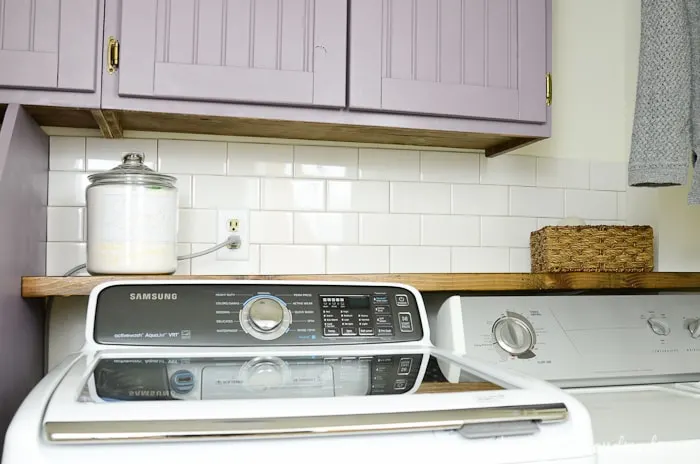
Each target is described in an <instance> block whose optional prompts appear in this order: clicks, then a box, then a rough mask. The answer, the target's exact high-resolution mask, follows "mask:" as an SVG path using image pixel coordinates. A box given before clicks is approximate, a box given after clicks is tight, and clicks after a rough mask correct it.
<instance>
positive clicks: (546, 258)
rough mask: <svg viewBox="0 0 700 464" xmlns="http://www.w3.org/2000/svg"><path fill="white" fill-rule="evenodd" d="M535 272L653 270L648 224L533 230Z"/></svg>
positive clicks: (553, 227)
mask: <svg viewBox="0 0 700 464" xmlns="http://www.w3.org/2000/svg"><path fill="white" fill-rule="evenodd" d="M530 258H531V263H532V264H531V268H532V272H650V271H652V270H653V269H654V231H653V229H652V228H651V227H649V226H548V227H543V228H542V229H540V230H537V231H535V232H532V233H531V234H530Z"/></svg>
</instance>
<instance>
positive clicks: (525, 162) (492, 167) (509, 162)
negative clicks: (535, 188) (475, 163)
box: [480, 155, 537, 185]
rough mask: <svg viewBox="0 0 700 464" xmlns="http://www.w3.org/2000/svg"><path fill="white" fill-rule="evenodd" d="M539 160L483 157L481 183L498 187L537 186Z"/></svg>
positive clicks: (524, 157)
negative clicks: (536, 173)
mask: <svg viewBox="0 0 700 464" xmlns="http://www.w3.org/2000/svg"><path fill="white" fill-rule="evenodd" d="M536 166H537V158H535V157H532V156H518V155H501V156H496V157H494V158H487V157H485V156H482V157H481V166H480V173H481V183H482V184H498V185H535V177H536V175H535V172H536Z"/></svg>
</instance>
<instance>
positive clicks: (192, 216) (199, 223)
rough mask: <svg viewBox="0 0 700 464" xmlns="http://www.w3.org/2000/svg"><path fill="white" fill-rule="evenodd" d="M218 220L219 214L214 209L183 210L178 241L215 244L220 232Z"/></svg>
mask: <svg viewBox="0 0 700 464" xmlns="http://www.w3.org/2000/svg"><path fill="white" fill-rule="evenodd" d="M217 220H218V214H217V212H216V210H213V209H181V210H180V217H179V221H178V232H177V240H178V241H179V242H191V243H210V242H215V241H216V240H217V238H218V231H219V229H218V227H217V225H218V224H217V223H216V221H217Z"/></svg>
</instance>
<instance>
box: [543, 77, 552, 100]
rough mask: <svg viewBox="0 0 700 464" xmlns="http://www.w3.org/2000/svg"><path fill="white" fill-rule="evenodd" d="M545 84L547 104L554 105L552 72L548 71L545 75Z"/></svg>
mask: <svg viewBox="0 0 700 464" xmlns="http://www.w3.org/2000/svg"><path fill="white" fill-rule="evenodd" d="M545 85H546V86H547V87H546V91H545V99H546V101H547V106H551V105H552V73H547V75H546V76H545Z"/></svg>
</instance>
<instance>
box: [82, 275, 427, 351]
mask: <svg viewBox="0 0 700 464" xmlns="http://www.w3.org/2000/svg"><path fill="white" fill-rule="evenodd" d="M416 294H417V292H416V293H415V294H414V292H412V291H409V290H406V289H405V288H403V287H392V286H371V285H303V284H289V285H284V284H275V285H270V284H263V283H261V284H249V283H247V284H236V283H222V284H211V283H205V284H198V283H173V284H140V283H139V284H119V285H114V286H110V287H107V288H104V289H102V290H101V291H100V292H99V294H98V295H97V298H96V299H95V301H96V302H95V303H94V305H95V324H94V333H93V336H94V339H95V341H96V342H98V343H102V344H110V345H113V344H119V345H146V346H256V345H337V344H362V343H392V342H393V343H395V342H411V341H419V340H421V339H422V338H423V326H422V319H421V311H424V309H423V304H422V302H419V297H418V298H417V297H416Z"/></svg>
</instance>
